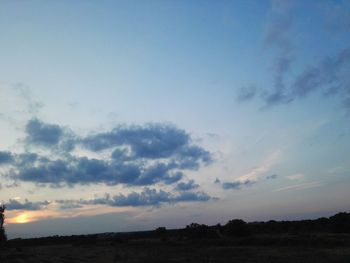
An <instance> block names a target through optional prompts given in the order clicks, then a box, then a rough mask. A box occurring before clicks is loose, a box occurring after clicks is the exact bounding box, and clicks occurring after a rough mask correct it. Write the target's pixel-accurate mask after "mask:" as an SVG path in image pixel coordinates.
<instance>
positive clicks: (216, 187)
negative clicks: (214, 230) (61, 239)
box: [0, 0, 350, 238]
mask: <svg viewBox="0 0 350 263" xmlns="http://www.w3.org/2000/svg"><path fill="white" fill-rule="evenodd" d="M349 31H350V5H349V2H347V1H326V0H323V1H297V0H295V1H292V0H291V1H287V0H286V1H283V0H279V1H252V0H251V1H236V0H235V1H56V2H53V1H51V2H47V1H25V2H24V1H1V3H0V37H1V41H0V57H1V61H0V125H1V126H0V127H1V129H0V138H1V140H0V175H1V176H0V183H1V189H0V200H1V201H2V202H3V203H5V204H7V208H8V209H7V226H6V229H7V233H8V235H9V237H10V238H11V237H19V236H21V237H28V236H44V235H53V234H71V233H95V232H106V231H130V230H141V229H152V228H155V227H158V226H161V225H164V226H166V227H169V228H171V227H182V226H185V225H186V224H189V223H191V222H199V223H205V224H216V223H218V222H220V223H226V222H227V221H228V220H230V219H232V218H242V219H244V220H247V221H253V220H267V219H297V218H314V217H318V216H328V215H331V214H332V213H335V212H339V211H348V210H349V202H348V200H349V198H350V194H349V193H348V189H349V186H350V181H349V171H350V164H349V161H348V159H349V158H348V156H349V155H350V152H349V149H350V140H349V132H350V125H349V123H350V122H349V113H350V78H349V76H350V74H349V73H350V34H349Z"/></svg>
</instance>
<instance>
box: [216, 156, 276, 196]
mask: <svg viewBox="0 0 350 263" xmlns="http://www.w3.org/2000/svg"><path fill="white" fill-rule="evenodd" d="M280 157H281V153H280V151H275V152H272V153H271V154H270V155H269V156H267V158H266V159H265V160H264V161H263V163H262V164H261V165H259V166H257V167H255V168H253V169H251V170H250V171H249V172H248V173H246V174H244V175H242V176H240V177H238V178H237V179H236V180H234V181H233V182H223V183H221V181H220V180H219V179H218V178H217V180H215V183H218V184H219V183H221V186H222V188H223V189H225V190H227V189H241V188H242V187H243V186H249V185H252V184H255V183H257V182H258V181H259V180H260V179H261V177H262V176H263V175H265V174H266V173H267V172H268V171H269V170H270V169H271V167H272V166H274V165H275V164H276V163H277V162H278V160H279V159H280ZM271 176H272V177H274V175H271ZM271 176H270V177H269V176H268V177H265V178H264V179H273V178H272V177H271ZM276 177H277V175H276Z"/></svg>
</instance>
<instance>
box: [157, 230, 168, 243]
mask: <svg viewBox="0 0 350 263" xmlns="http://www.w3.org/2000/svg"><path fill="white" fill-rule="evenodd" d="M155 234H156V236H157V237H159V238H160V239H161V240H162V241H166V240H167V231H166V228H165V227H158V228H157V229H156V230H155Z"/></svg>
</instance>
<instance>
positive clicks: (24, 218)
mask: <svg viewBox="0 0 350 263" xmlns="http://www.w3.org/2000/svg"><path fill="white" fill-rule="evenodd" d="M11 221H12V220H11ZM30 221H31V219H30V217H29V215H28V214H26V213H22V214H19V215H18V216H16V217H15V218H13V221H12V223H15V224H25V223H28V222H30Z"/></svg>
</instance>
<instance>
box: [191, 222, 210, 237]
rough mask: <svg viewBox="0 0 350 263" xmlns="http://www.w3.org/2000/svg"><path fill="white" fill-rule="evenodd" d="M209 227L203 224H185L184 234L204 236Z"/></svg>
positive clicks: (206, 234)
mask: <svg viewBox="0 0 350 263" xmlns="http://www.w3.org/2000/svg"><path fill="white" fill-rule="evenodd" d="M208 230H209V227H208V226H207V225H204V224H202V225H201V224H198V223H191V224H190V225H187V226H186V234H187V236H188V237H189V238H204V237H207V236H208Z"/></svg>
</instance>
